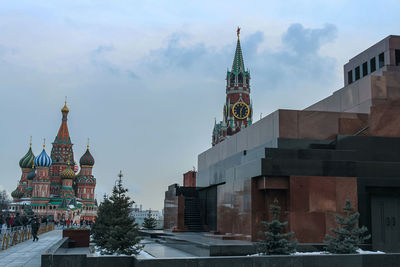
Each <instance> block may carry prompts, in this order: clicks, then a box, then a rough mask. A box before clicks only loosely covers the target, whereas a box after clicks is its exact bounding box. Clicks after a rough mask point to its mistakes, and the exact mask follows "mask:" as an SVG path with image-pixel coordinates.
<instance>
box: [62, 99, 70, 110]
mask: <svg viewBox="0 0 400 267" xmlns="http://www.w3.org/2000/svg"><path fill="white" fill-rule="evenodd" d="M61 112H67V113H68V112H69V108H68V107H67V100H65V104H64V107H63V108H62V109H61Z"/></svg>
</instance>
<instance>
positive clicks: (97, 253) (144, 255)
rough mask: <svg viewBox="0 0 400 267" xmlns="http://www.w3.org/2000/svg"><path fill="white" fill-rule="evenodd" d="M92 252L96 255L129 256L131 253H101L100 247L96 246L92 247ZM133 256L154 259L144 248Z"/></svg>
mask: <svg viewBox="0 0 400 267" xmlns="http://www.w3.org/2000/svg"><path fill="white" fill-rule="evenodd" d="M92 254H94V255H96V256H131V255H124V254H113V255H102V254H101V248H99V247H97V246H95V247H94V252H93V253H92ZM132 256H134V255H132ZM135 257H136V258H138V259H154V257H153V256H152V255H150V254H149V253H147V252H146V251H144V250H141V251H140V252H139V254H138V255H136V256H135Z"/></svg>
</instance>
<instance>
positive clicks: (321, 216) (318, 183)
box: [289, 176, 358, 243]
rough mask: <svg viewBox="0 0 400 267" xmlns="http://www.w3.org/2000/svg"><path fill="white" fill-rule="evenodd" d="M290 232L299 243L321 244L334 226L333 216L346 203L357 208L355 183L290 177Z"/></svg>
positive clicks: (347, 179)
mask: <svg viewBox="0 0 400 267" xmlns="http://www.w3.org/2000/svg"><path fill="white" fill-rule="evenodd" d="M289 198H290V206H289V214H290V215H289V219H290V230H291V231H293V232H295V236H296V238H297V240H298V241H299V242H301V243H317V242H322V241H323V239H324V237H325V234H327V233H329V230H330V228H333V227H335V226H336V222H335V215H336V214H337V213H341V212H342V208H343V207H344V205H345V201H346V199H349V200H351V203H352V204H353V206H355V207H357V206H358V203H357V179H356V178H352V177H316V176H291V177H290V196H289Z"/></svg>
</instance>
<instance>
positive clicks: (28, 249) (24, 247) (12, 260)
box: [0, 230, 62, 267]
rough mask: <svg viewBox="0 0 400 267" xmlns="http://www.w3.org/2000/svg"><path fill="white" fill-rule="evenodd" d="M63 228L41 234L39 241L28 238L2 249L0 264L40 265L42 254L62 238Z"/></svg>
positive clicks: (18, 266) (18, 265)
mask: <svg viewBox="0 0 400 267" xmlns="http://www.w3.org/2000/svg"><path fill="white" fill-rule="evenodd" d="M61 235H62V230H53V231H50V232H48V233H45V234H42V235H39V241H37V242H32V240H27V241H25V242H22V243H19V244H17V245H15V246H13V247H11V248H9V249H7V250H3V251H0V266H7V267H22V266H23V267H25V266H26V267H39V266H40V264H41V254H42V253H44V252H45V251H46V250H47V249H49V248H50V247H51V246H52V245H54V244H55V243H57V242H58V241H59V240H61V239H62V237H61Z"/></svg>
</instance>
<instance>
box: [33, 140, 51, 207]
mask: <svg viewBox="0 0 400 267" xmlns="http://www.w3.org/2000/svg"><path fill="white" fill-rule="evenodd" d="M51 164H52V160H51V158H50V157H49V156H48V155H47V153H46V148H45V145H44V144H43V151H42V153H40V154H39V156H37V157H36V158H35V166H36V176H35V178H34V179H33V182H32V185H33V191H32V204H33V205H45V204H46V203H47V202H49V200H50V178H49V168H50V166H51ZM43 210H44V207H43Z"/></svg>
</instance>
